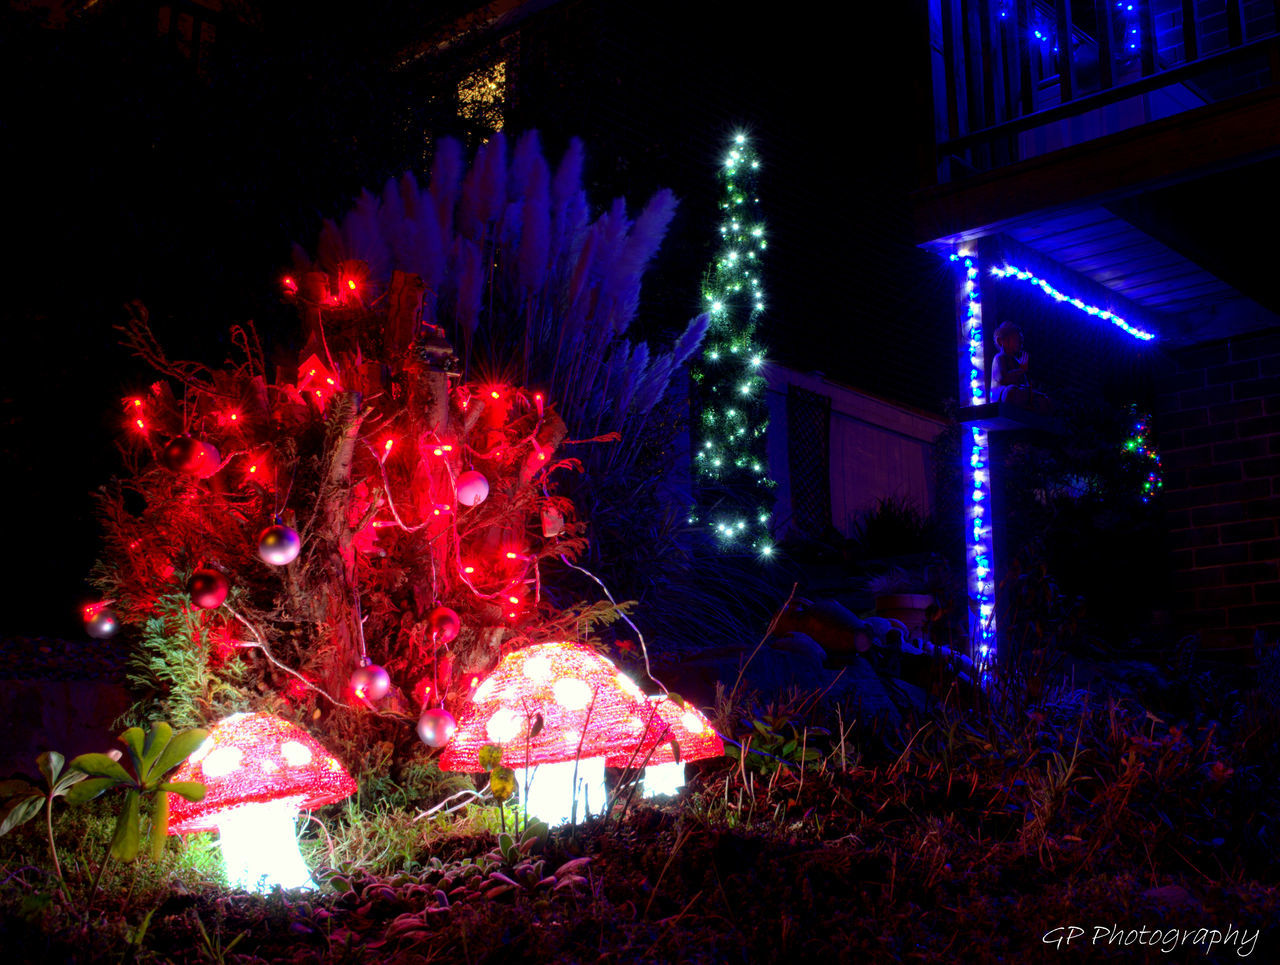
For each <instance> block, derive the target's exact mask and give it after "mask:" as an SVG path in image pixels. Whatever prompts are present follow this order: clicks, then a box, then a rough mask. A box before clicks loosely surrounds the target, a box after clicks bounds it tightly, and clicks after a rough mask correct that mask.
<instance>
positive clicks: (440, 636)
mask: <svg viewBox="0 0 1280 965" xmlns="http://www.w3.org/2000/svg"><path fill="white" fill-rule="evenodd" d="M427 625H428V626H429V627H430V628H431V635H432V637H433V638H434V639H435V641H436V642H437V643H452V642H453V640H454V638H455V637H457V635H458V631H459V630H461V629H462V620H461V619H460V618H459V617H458V614H457V612H455V611H454V610H450V609H449V608H448V607H447V606H438V607H436V608H435V609H433V610H432V611H431V612H430V613H428V614H427Z"/></svg>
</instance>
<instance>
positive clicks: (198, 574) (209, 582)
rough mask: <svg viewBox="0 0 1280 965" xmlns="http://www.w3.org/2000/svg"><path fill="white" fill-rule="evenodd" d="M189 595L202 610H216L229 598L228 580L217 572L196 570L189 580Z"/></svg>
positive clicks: (205, 569)
mask: <svg viewBox="0 0 1280 965" xmlns="http://www.w3.org/2000/svg"><path fill="white" fill-rule="evenodd" d="M187 595H188V596H189V597H191V602H192V603H194V604H195V605H196V606H198V607H200V609H202V610H213V609H216V608H217V607H220V606H222V601H223V600H225V599H226V598H227V578H226V577H225V576H223V575H222V574H221V573H219V572H218V571H217V570H211V569H208V568H204V569H199V570H196V571H195V572H194V573H192V574H191V579H189V580H187Z"/></svg>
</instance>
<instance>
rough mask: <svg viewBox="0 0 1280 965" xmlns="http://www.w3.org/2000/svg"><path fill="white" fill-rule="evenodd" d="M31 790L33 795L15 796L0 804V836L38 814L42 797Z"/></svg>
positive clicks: (42, 801)
mask: <svg viewBox="0 0 1280 965" xmlns="http://www.w3.org/2000/svg"><path fill="white" fill-rule="evenodd" d="M32 790H33V792H34V793H32V794H30V795H15V796H13V797H11V798H9V800H7V801H5V802H4V803H3V804H0V835H4V834H8V833H9V832H10V831H12V830H13V829H14V828H16V827H17V826H18V825H19V824H26V823H27V822H28V821H30V820H31V819H32V818H34V817H35V816H36V815H37V814H39V813H40V807H41V805H43V804H44V795H43V794H41V793H40V792H39V791H38V790H36V789H34V788H33V789H32Z"/></svg>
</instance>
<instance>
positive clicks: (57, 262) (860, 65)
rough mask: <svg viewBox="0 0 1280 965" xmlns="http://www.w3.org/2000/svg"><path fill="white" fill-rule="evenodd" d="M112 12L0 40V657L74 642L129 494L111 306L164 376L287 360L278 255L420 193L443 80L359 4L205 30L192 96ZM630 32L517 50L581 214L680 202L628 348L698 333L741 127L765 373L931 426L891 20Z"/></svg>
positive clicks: (123, 374) (722, 14)
mask: <svg viewBox="0 0 1280 965" xmlns="http://www.w3.org/2000/svg"><path fill="white" fill-rule="evenodd" d="M103 6H104V7H107V8H108V9H107V10H106V11H105V12H103V13H101V14H96V15H93V16H89V17H87V18H85V19H84V20H83V22H79V23H75V22H73V23H72V25H71V26H70V27H68V28H65V29H47V28H46V27H44V26H42V25H41V23H40V16H39V11H38V10H37V11H36V12H35V13H31V12H30V11H28V12H22V11H16V10H14V9H13V8H9V9H8V10H7V11H6V13H5V14H4V15H3V16H4V22H3V25H4V29H3V30H2V31H0V35H2V38H3V39H0V62H3V64H4V66H3V68H0V69H2V70H4V71H5V73H6V74H7V76H6V77H5V78H4V80H5V89H6V90H7V91H9V92H11V94H10V96H9V97H7V98H6V101H5V106H4V107H3V108H2V109H0V141H3V143H4V144H5V154H6V157H5V168H6V170H7V171H8V179H7V187H8V188H9V192H8V195H9V196H8V198H7V205H6V207H7V209H8V210H7V212H6V214H7V217H6V227H7V229H8V231H7V233H8V235H9V242H10V244H9V249H10V255H9V257H7V258H6V262H7V268H8V271H7V272H6V274H7V276H8V278H9V279H10V285H9V286H8V297H7V298H6V300H5V304H4V316H5V317H4V319H3V322H2V324H0V333H2V334H0V338H2V339H3V346H2V348H0V353H2V357H3V359H4V365H5V368H6V372H5V377H4V381H3V388H2V390H0V425H2V426H3V429H2V432H3V437H2V439H0V450H2V453H0V454H2V455H3V459H4V464H5V467H6V471H5V473H4V476H3V480H4V483H3V484H4V502H5V505H6V506H7V507H8V508H9V526H8V540H7V541H6V549H7V552H6V553H5V554H4V557H5V573H4V584H3V585H4V591H5V592H4V599H5V600H6V605H5V607H4V609H3V612H2V617H0V632H3V633H4V634H9V635H12V634H31V635H78V634H79V633H80V632H81V631H80V628H79V625H78V620H77V612H76V608H77V606H78V604H79V603H80V602H82V600H84V599H86V598H87V597H88V593H89V591H88V588H87V586H86V584H85V583H84V582H83V579H84V576H85V575H86V573H87V572H88V569H89V567H90V565H91V563H92V560H93V555H94V549H95V545H96V540H97V527H96V523H95V522H94V520H93V518H92V510H91V505H90V500H89V496H90V493H91V492H92V490H93V489H94V488H95V487H97V486H98V485H100V484H101V483H102V482H104V481H105V480H106V479H107V478H108V477H109V476H110V475H111V473H112V472H113V471H115V469H116V468H117V466H118V457H117V454H116V452H115V448H114V446H115V440H116V438H117V437H118V435H119V433H120V426H121V418H120V408H119V406H120V399H121V397H122V396H123V395H125V394H127V393H128V392H130V391H132V390H134V389H136V388H138V387H139V386H142V385H145V384H146V382H147V381H148V380H149V373H148V372H147V371H145V370H144V369H143V367H142V366H141V365H140V364H139V363H137V362H136V361H135V360H133V359H130V358H129V357H128V356H127V355H126V353H125V351H124V350H123V349H122V348H120V347H119V346H118V344H117V333H116V332H115V331H114V330H113V325H114V324H116V323H118V322H119V321H120V320H121V319H122V317H123V308H122V306H123V305H124V304H125V303H126V302H128V301H130V300H131V299H140V300H141V301H142V302H143V303H145V304H146V306H147V307H148V309H149V310H150V312H151V316H152V320H153V324H154V327H155V330H156V332H157V334H158V335H159V337H160V338H161V340H162V341H163V342H164V344H165V345H166V348H167V349H168V350H169V352H170V354H171V355H172V356H173V357H177V358H184V357H185V358H196V359H199V360H201V361H204V362H208V363H211V364H218V363H220V362H221V360H222V359H223V358H224V356H225V354H226V352H227V348H228V346H227V334H226V333H227V328H228V326H229V324H230V323H232V322H235V321H242V320H244V319H247V318H252V319H254V320H255V322H256V323H257V325H258V326H259V329H260V331H261V332H262V334H263V336H264V339H265V340H266V341H267V343H268V346H269V348H268V354H269V356H270V354H271V351H272V348H273V347H274V349H275V350H276V351H279V352H283V353H287V352H288V351H289V349H290V340H291V339H292V338H293V337H294V329H295V319H294V316H293V313H292V310H291V309H289V308H288V307H287V306H284V305H282V304H281V303H280V302H279V300H278V298H277V296H276V292H277V287H276V282H277V279H278V277H279V275H280V273H281V269H282V268H284V267H285V266H287V265H288V259H289V245H290V243H291V242H293V241H295V240H296V241H300V242H302V243H303V244H304V245H309V244H310V243H311V241H312V239H313V238H314V235H315V232H316V230H317V228H318V225H319V219H320V217H321V216H322V215H329V214H338V213H340V212H341V211H343V210H344V208H345V206H346V201H347V199H349V198H350V197H352V196H353V195H354V194H355V193H356V192H357V191H358V190H359V189H360V188H361V187H362V186H365V185H368V186H370V187H373V188H378V187H380V185H381V183H382V182H383V181H384V180H385V178H386V177H388V176H389V175H393V174H398V173H400V172H401V171H403V170H406V169H417V170H419V171H421V164H422V161H421V155H422V150H421V143H422V135H423V133H424V131H423V128H422V126H421V123H419V122H417V121H415V120H414V118H420V117H421V116H422V115H421V112H418V111H415V109H414V108H415V106H416V105H417V104H418V103H419V102H420V100H421V98H423V97H424V96H425V92H426V91H428V90H429V89H430V87H431V85H432V84H433V83H438V78H436V77H434V76H433V73H432V69H430V68H429V67H420V68H418V69H415V70H410V71H402V72H392V71H390V70H388V69H387V64H388V63H389V62H390V61H392V60H394V59H395V52H396V51H397V50H399V49H403V47H404V45H405V43H406V38H408V37H411V36H413V35H414V32H415V30H421V25H420V16H421V14H420V12H418V11H417V10H415V9H411V8H417V7H419V5H411V4H404V3H390V2H384V3H382V4H372V5H369V6H368V7H362V8H361V13H360V17H359V18H358V19H356V20H354V21H353V20H352V16H351V15H350V14H345V15H344V16H343V17H342V18H341V19H335V20H329V19H326V17H327V16H329V15H327V14H325V13H323V12H319V11H316V10H314V9H312V8H311V7H309V6H305V5H298V4H292V3H280V4H270V5H263V6H264V7H267V6H269V7H270V10H269V11H264V12H263V13H262V14H261V15H260V17H259V22H258V23H257V24H256V25H255V26H254V27H252V28H251V29H241V30H233V29H229V28H228V29H225V30H221V31H220V33H219V37H218V41H217V43H218V45H219V48H218V49H219V56H220V57H221V58H222V59H221V61H220V62H219V63H218V64H217V66H216V68H215V69H214V70H213V71H211V72H210V74H209V75H208V76H207V77H200V76H197V75H196V74H195V72H194V71H193V70H192V68H191V65H190V62H189V61H187V60H186V59H184V58H182V57H181V56H178V55H176V54H175V53H174V51H173V50H172V49H171V48H166V47H165V46H164V45H163V44H162V43H160V42H159V41H158V40H157V38H156V37H155V25H154V23H153V22H152V20H151V19H150V14H147V13H146V12H145V10H143V11H141V12H137V13H134V12H131V11H130V9H129V8H131V7H132V6H133V5H131V4H124V3H121V4H104V5H103ZM607 6H608V5H604V7H606V8H607ZM639 6H642V7H643V8H644V9H643V11H639V12H636V11H631V12H628V13H627V14H626V15H625V19H624V18H622V15H620V14H616V13H611V14H610V17H613V19H609V17H606V16H605V15H604V14H603V13H602V12H601V10H602V5H600V4H598V3H596V4H592V3H575V2H570V0H565V2H563V3H561V4H557V5H555V6H554V7H553V8H551V9H550V10H549V11H545V12H544V14H539V15H536V16H537V17H543V18H544V19H543V20H542V21H538V20H536V19H535V20H534V21H531V22H530V24H531V26H530V29H533V30H536V29H541V30H542V31H543V33H544V34H545V33H546V32H547V31H554V32H557V33H556V37H558V38H559V43H560V48H559V49H563V50H567V51H568V52H567V53H565V55H564V57H563V59H561V60H558V61H557V62H555V63H552V64H543V65H542V67H541V71H540V72H539V71H538V70H536V69H534V68H535V66H536V65H531V66H529V67H528V68H527V69H526V71H525V74H524V76H523V77H522V78H521V83H522V84H523V85H524V86H523V87H522V90H523V94H522V97H521V99H520V101H519V102H518V103H517V104H516V105H514V106H513V110H512V112H511V113H512V116H511V117H510V118H509V121H508V127H509V129H510V130H511V131H512V132H516V131H519V130H522V129H524V128H526V127H538V128H539V129H540V130H542V131H543V132H544V145H545V148H546V150H547V153H548V154H549V155H551V156H552V157H553V158H554V157H556V156H558V154H559V151H560V150H561V149H562V147H563V144H564V141H565V139H566V138H567V137H568V136H569V135H578V136H581V137H582V138H583V139H584V141H585V142H586V145H587V156H588V180H589V181H590V182H591V183H592V184H593V185H594V186H595V188H596V191H595V194H594V196H593V197H592V199H591V200H592V202H593V204H596V205H602V204H604V203H606V202H607V201H608V200H609V199H610V198H611V197H613V196H614V195H615V194H618V193H625V194H626V195H627V197H628V198H629V200H630V201H631V202H632V204H633V205H639V204H641V203H643V202H644V200H646V199H647V197H648V195H649V194H651V193H652V192H653V191H654V190H656V189H658V188H660V187H671V188H673V189H674V190H675V191H676V193H677V194H678V195H679V196H680V197H681V198H682V204H681V209H680V211H679V213H678V215H677V218H676V221H675V223H674V224H673V227H672V230H671V234H670V235H669V239H668V242H667V244H666V245H664V249H663V251H662V252H661V253H660V255H659V258H658V259H657V261H656V263H655V265H654V267H653V268H652V269H651V271H650V273H649V274H648V275H647V276H646V292H645V302H644V305H643V307H642V312H641V314H642V318H643V320H644V321H643V332H642V333H643V334H645V335H648V336H652V337H662V336H663V335H665V334H669V333H670V332H673V331H675V330H677V329H678V328H679V327H682V326H683V323H684V322H685V321H686V320H687V318H688V317H690V316H691V315H692V314H694V312H695V309H696V306H697V302H698V286H699V281H700V278H701V275H702V272H703V271H704V269H705V267H706V264H707V259H708V257H709V255H710V251H711V248H710V238H711V234H712V232H713V230H714V228H713V225H714V219H713V215H714V211H715V197H716V193H715V192H716V184H715V169H716V165H717V164H718V163H719V155H720V153H721V148H722V145H723V143H724V141H725V138H727V137H728V136H729V135H730V134H731V133H732V132H733V131H734V130H736V129H739V128H745V129H747V130H749V131H750V132H751V133H752V134H753V136H754V137H755V139H756V144H757V146H758V148H759V150H760V152H761V154H762V156H763V157H764V158H765V159H766V162H767V167H768V169H767V171H766V173H765V176H764V177H763V179H762V187H761V194H762V197H761V200H762V203H763V205H764V210H765V212H766V217H767V219H768V222H769V225H770V232H771V235H770V237H771V240H772V241H773V244H772V245H771V250H770V259H769V261H768V262H767V264H766V286H767V290H768V293H769V305H770V311H769V314H768V321H767V323H766V328H765V331H764V336H765V340H766V342H767V343H768V344H769V345H770V346H771V354H772V355H773V357H775V358H780V359H783V360H785V361H789V362H791V363H793V364H795V365H796V366H797V367H800V368H803V369H820V370H822V371H824V372H825V373H826V374H827V375H829V376H830V377H832V378H836V379H841V380H845V381H848V382H851V383H853V384H855V385H858V386H859V387H862V388H864V389H868V390H870V391H877V392H881V393H882V394H887V395H894V396H896V397H898V398H899V399H901V400H902V401H905V402H908V403H911V404H916V405H924V406H928V407H931V408H934V409H938V408H939V407H940V405H941V403H942V401H943V400H944V398H945V395H946V387H947V386H948V384H949V376H950V375H951V373H952V372H953V371H954V368H953V361H952V359H951V358H950V357H949V355H948V354H947V352H948V351H949V347H948V341H949V337H950V332H949V325H950V321H949V318H948V317H947V315H946V305H947V304H948V302H947V301H946V298H947V295H946V288H945V273H944V272H943V270H942V268H941V263H940V262H938V264H937V265H935V264H934V262H935V261H937V259H934V258H933V256H929V255H925V254H924V253H922V252H920V251H918V250H916V249H914V248H913V247H912V245H911V238H910V229H909V222H908V216H907V214H908V208H907V201H906V198H907V191H908V190H909V188H910V187H911V186H912V184H913V179H914V176H915V169H914V164H915V157H916V153H915V152H916V144H915V142H914V141H913V135H914V134H915V133H916V132H918V131H920V130H921V128H922V125H921V123H920V122H919V121H918V120H917V117H918V115H916V114H914V113H913V112H914V111H915V108H914V106H913V103H914V102H913V94H912V91H911V87H910V70H911V67H912V66H913V65H914V64H915V63H916V62H917V61H916V60H915V59H914V58H912V57H911V56H909V54H910V51H911V46H910V43H909V42H907V41H908V40H909V37H908V35H907V30H908V27H907V25H906V24H905V23H901V22H898V20H897V18H899V17H902V16H903V13H902V12H901V11H890V12H885V13H882V14H880V16H882V17H883V18H884V20H883V22H881V23H875V22H874V21H872V20H866V19H864V20H863V21H862V23H861V27H860V29H859V31H858V33H857V34H856V35H852V34H850V33H849V32H848V31H847V29H846V28H845V27H844V26H843V25H842V24H839V23H836V22H834V21H831V22H824V21H823V20H822V16H821V14H820V12H819V11H814V10H811V11H810V12H808V13H806V14H805V15H804V16H803V18H801V17H797V18H796V19H783V18H782V15H781V14H779V13H776V12H775V13H773V14H771V15H770V17H771V19H765V20H761V19H757V18H753V17H752V16H751V15H750V12H749V10H748V8H745V7H739V8H725V7H722V6H720V5H716V6H715V9H714V12H708V13H707V14H703V15H690V14H689V13H688V11H687V9H686V6H687V5H681V4H675V3H654V4H644V5H639ZM888 6H893V7H896V6H899V5H888ZM304 7H305V9H306V13H305V15H303V13H302V9H303V8H304ZM537 23H543V24H544V26H543V27H542V28H537V27H536V24H537ZM530 36H534V34H531V35H530ZM556 37H553V38H552V39H551V40H546V39H545V38H543V39H542V40H541V41H540V42H542V43H544V47H543V48H542V49H544V50H555V49H557V48H556ZM14 92H20V93H18V94H16V96H15V93H14ZM940 297H941V299H942V301H941V302H939V301H938V299H939V298H940ZM939 304H941V305H942V306H943V307H942V315H941V316H935V315H932V313H933V312H935V311H936V309H937V307H938V305H939ZM929 317H940V318H941V319H943V323H942V325H941V329H940V335H939V337H938V338H936V339H933V340H929V339H926V340H924V341H922V340H921V339H920V338H919V336H918V335H912V334H910V332H911V331H912V330H915V331H917V332H918V331H919V330H920V328H921V325H920V320H921V319H927V318H929ZM925 327H926V328H929V326H925ZM898 328H901V329H902V331H901V333H900V334H899V333H897V332H896V330H897V329H898Z"/></svg>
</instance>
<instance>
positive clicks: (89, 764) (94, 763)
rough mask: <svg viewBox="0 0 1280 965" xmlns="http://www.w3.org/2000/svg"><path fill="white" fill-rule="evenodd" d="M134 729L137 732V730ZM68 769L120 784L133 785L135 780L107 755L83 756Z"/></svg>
mask: <svg viewBox="0 0 1280 965" xmlns="http://www.w3.org/2000/svg"><path fill="white" fill-rule="evenodd" d="M133 729H134V730H137V728H133ZM126 733H127V732H126ZM138 733H139V734H141V733H142V731H138ZM68 767H73V768H75V769H76V770H77V771H83V772H84V773H85V774H88V775H89V776H90V777H109V778H111V779H112V780H114V781H116V782H117V783H120V784H129V785H132V784H133V783H134V780H133V778H132V777H131V776H130V774H129V772H128V771H126V770H125V769H124V768H123V767H122V766H121V765H120V762H119V761H116V760H112V759H111V758H110V757H108V756H107V755H106V754H81V755H80V756H79V757H77V758H76V759H75V760H73V761H72V762H71V763H70V764H69V765H68Z"/></svg>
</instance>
